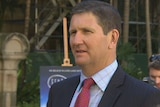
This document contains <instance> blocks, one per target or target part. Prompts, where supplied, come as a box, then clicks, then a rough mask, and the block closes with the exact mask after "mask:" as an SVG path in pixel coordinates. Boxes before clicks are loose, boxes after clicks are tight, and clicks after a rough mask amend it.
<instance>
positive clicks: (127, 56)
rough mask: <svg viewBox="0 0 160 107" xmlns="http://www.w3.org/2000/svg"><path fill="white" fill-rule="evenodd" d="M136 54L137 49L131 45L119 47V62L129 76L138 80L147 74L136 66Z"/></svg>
mask: <svg viewBox="0 0 160 107" xmlns="http://www.w3.org/2000/svg"><path fill="white" fill-rule="evenodd" d="M134 52H135V48H134V47H133V46H132V45H131V44H130V43H126V44H120V45H119V47H118V61H119V62H120V64H121V65H122V67H123V68H124V70H125V71H126V72H127V73H128V74H130V75H132V76H134V77H136V78H137V79H142V78H143V77H144V76H145V73H144V72H143V71H142V70H141V69H140V68H139V67H137V66H136V64H135V59H134V56H133V55H134Z"/></svg>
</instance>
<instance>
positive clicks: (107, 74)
mask: <svg viewBox="0 0 160 107" xmlns="http://www.w3.org/2000/svg"><path fill="white" fill-rule="evenodd" d="M117 67H118V62H117V60H115V61H114V62H113V63H112V64H110V65H109V66H107V67H105V68H104V69H102V70H100V71H99V72H98V73H96V74H95V75H93V76H92V78H93V80H94V81H95V83H96V84H97V86H98V87H99V88H100V89H101V90H102V91H103V92H104V91H105V89H106V87H107V86H108V83H109V81H110V79H111V78H112V75H113V74H114V72H115V71H116V69H117ZM86 78H87V77H86V76H85V75H84V74H83V73H82V72H81V76H80V84H79V86H80V87H79V89H80V88H81V87H82V85H83V81H84V80H85V79H86Z"/></svg>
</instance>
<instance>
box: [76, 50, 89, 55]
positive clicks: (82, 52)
mask: <svg viewBox="0 0 160 107" xmlns="http://www.w3.org/2000/svg"><path fill="white" fill-rule="evenodd" d="M86 52H87V51H85V50H75V54H76V55H82V54H84V53H86Z"/></svg>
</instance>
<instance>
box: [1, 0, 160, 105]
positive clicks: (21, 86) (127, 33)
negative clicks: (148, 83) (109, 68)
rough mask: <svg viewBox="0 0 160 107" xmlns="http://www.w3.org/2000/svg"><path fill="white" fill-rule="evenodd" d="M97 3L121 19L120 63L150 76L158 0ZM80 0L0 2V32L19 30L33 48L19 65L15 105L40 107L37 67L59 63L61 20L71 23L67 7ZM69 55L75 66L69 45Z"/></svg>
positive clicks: (157, 46) (156, 47)
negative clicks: (102, 4) (107, 6)
mask: <svg viewBox="0 0 160 107" xmlns="http://www.w3.org/2000/svg"><path fill="white" fill-rule="evenodd" d="M91 1H92V0H91ZM101 1H105V2H108V3H110V4H111V5H113V6H114V7H116V8H117V9H118V10H119V12H120V15H121V17H122V22H121V23H122V34H121V37H120V42H119V47H118V60H119V62H121V64H122V66H123V68H124V69H125V70H126V72H128V73H129V74H130V75H132V76H134V77H136V78H138V79H141V80H142V79H143V77H145V76H148V62H149V57H150V56H151V55H152V54H158V53H160V0H153V1H151V0H101ZM79 2H82V0H1V1H0V33H12V32H20V33H23V34H24V35H25V36H26V37H27V38H28V40H29V42H30V47H31V49H30V53H29V54H28V56H27V58H26V59H25V60H23V61H21V62H20V64H19V69H18V89H17V106H18V107H39V106H40V85H39V84H40V83H39V81H40V66H61V64H62V63H63V59H64V44H63V18H64V17H66V18H67V20H68V22H67V24H68V25H69V20H70V11H71V9H72V7H74V6H75V5H76V4H77V3H79ZM0 45H1V43H0ZM69 57H70V60H71V63H72V64H73V65H74V60H73V56H72V54H71V51H70V48H69ZM46 94H47V93H46Z"/></svg>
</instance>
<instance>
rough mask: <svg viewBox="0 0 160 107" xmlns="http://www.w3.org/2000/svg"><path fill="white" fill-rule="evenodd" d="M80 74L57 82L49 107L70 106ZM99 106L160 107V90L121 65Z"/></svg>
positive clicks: (52, 89)
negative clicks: (131, 74) (132, 74)
mask: <svg viewBox="0 0 160 107" xmlns="http://www.w3.org/2000/svg"><path fill="white" fill-rule="evenodd" d="M78 83H79V76H76V77H72V78H69V79H66V80H64V81H62V82H59V83H55V84H53V86H52V87H51V89H50V92H49V99H48V103H47V107H69V105H70V103H71V100H72V97H73V94H74V92H75V90H76V88H77V86H78ZM98 107H160V91H159V90H158V89H155V88H154V87H152V86H150V85H149V84H147V83H144V82H142V81H140V80H137V79H135V78H133V77H131V76H129V75H128V74H126V73H125V72H124V71H123V70H122V69H121V67H120V66H119V67H118V68H117V70H116V72H115V73H114V75H113V77H112V78H111V81H110V82H109V84H108V87H107V88H106V90H105V92H104V95H103V96H102V99H101V101H100V103H99V106H98Z"/></svg>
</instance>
